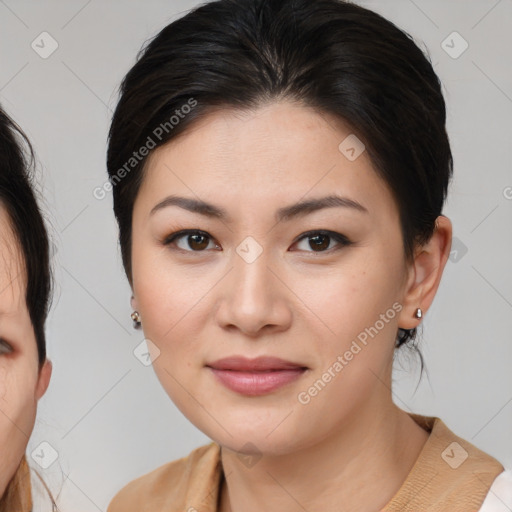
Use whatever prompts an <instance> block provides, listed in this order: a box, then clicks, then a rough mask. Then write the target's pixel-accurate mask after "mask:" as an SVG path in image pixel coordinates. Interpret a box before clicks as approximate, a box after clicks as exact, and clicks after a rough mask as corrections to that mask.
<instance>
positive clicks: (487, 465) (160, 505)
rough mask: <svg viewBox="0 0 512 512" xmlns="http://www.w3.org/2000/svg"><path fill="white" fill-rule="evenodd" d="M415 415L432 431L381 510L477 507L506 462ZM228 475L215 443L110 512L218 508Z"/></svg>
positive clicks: (135, 485)
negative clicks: (407, 471)
mask: <svg viewBox="0 0 512 512" xmlns="http://www.w3.org/2000/svg"><path fill="white" fill-rule="evenodd" d="M410 416H411V417H412V418H413V419H414V421H416V423H418V424H419V425H420V426H421V427H423V428H424V429H425V430H427V431H428V432H430V435H429V437H428V439H427V441H426V443H425V445H424V446H423V448H422V450H421V452H420V455H419V457H418V459H417V460H416V462H415V464H414V466H413V467H412V469H411V471H410V472H409V474H408V475H407V478H406V479H405V481H404V482H403V484H402V486H401V487H400V489H398V491H397V492H396V494H395V495H394V496H393V498H392V499H391V501H390V502H389V503H388V504H387V505H386V506H385V507H384V508H383V509H382V512H418V511H422V512H423V511H428V512H441V511H450V512H476V511H478V510H479V509H480V507H481V505H482V503H483V501H484V499H485V497H486V495H487V493H488V491H489V488H490V486H491V484H492V483H493V481H494V479H495V478H496V477H497V476H498V475H499V474H500V473H501V472H502V471H504V468H503V466H502V465H501V464H500V463H499V462H498V461H497V460H496V459H494V458H493V457H491V456H490V455H488V454H486V453H484V452H482V451H481V450H479V449H478V448H476V447H475V446H473V445H472V444H471V443H469V442H467V441H465V440H464V439H461V438H460V437H458V436H456V435H455V434H454V433H453V432H451V431H450V430H449V429H448V427H447V426H446V425H445V424H444V423H443V422H442V421H441V420H440V419H439V418H436V417H430V416H420V415H417V414H410ZM223 478H224V474H223V471H222V464H221V458H220V446H219V445H218V444H217V443H215V442H211V443H210V444H208V445H204V446H201V447H199V448H196V449H195V450H193V451H192V452H191V453H190V454H189V455H188V456H186V457H183V458H181V459H179V460H176V461H174V462H170V463H168V464H165V465H164V466H161V467H160V468H158V469H156V470H154V471H152V472H151V473H148V474H147V475H144V476H141V477H139V478H137V479H136V480H134V481H132V482H130V483H129V484H128V485H127V486H125V487H124V488H123V489H121V491H119V492H118V493H117V495H116V496H115V497H114V499H113V500H112V502H111V503H110V505H109V507H108V510H107V512H217V511H218V501H219V494H220V489H221V484H222V479H223Z"/></svg>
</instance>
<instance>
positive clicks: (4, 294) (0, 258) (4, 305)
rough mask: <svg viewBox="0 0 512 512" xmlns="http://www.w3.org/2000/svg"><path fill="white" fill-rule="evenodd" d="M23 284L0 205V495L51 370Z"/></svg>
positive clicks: (20, 452)
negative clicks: (40, 356) (38, 340)
mask: <svg viewBox="0 0 512 512" xmlns="http://www.w3.org/2000/svg"><path fill="white" fill-rule="evenodd" d="M25 290H26V277H25V269H24V264H23V257H22V253H21V251H20V250H19V245H18V241H17V240H16V239H15V236H14V233H13V230H12V228H11V225H10V222H9V217H8V214H7V212H6V210H5V208H4V207H2V206H0V460H1V464H0V496H2V494H3V493H4V491H5V489H6V487H7V485H8V483H9V481H10V479H11V478H12V476H13V475H14V473H15V472H16V469H17V468H18V465H19V463H20V461H21V458H22V457H23V455H24V453H25V450H26V447H27V443H28V440H29V437H30V434H31V433H32V429H33V427H34V422H35V417H36V409H37V401H38V400H39V398H40V397H41V396H42V395H43V394H44V392H45V391H46V389H47V387H48V383H49V380H50V375H51V365H50V363H49V362H48V361H47V362H45V364H44V365H43V367H42V368H41V370H40V368H39V362H38V350H37V344H36V338H35V334H34V330H33V328H32V323H31V320H30V316H29V311H28V309H27V305H26V301H25Z"/></svg>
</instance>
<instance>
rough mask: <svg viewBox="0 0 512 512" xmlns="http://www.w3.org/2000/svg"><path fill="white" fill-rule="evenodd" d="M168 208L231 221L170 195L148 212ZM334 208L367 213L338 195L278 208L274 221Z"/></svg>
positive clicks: (198, 203)
mask: <svg viewBox="0 0 512 512" xmlns="http://www.w3.org/2000/svg"><path fill="white" fill-rule="evenodd" d="M169 206H178V207H180V208H183V209H184V210H188V211H189V212H193V213H198V214H200V215H204V216H205V217H210V218H217V219H225V220H227V221H230V220H231V218H230V216H229V214H228V212H227V211H226V210H225V209H224V208H221V207H219V206H215V205H213V204H211V203H207V202H205V201H201V200H199V199H193V198H190V197H182V196H176V195H171V196H169V197H166V198H165V199H164V200H163V201H160V202H159V203H158V204H157V205H155V206H154V207H153V209H152V210H151V212H150V215H153V214H154V213H156V212H157V211H159V210H162V209H164V208H168V207H169ZM335 207H343V208H351V209H353V210H356V211H359V212H362V213H369V212H368V210H367V209H366V208H365V207H364V206H363V205H362V204H360V203H358V202H357V201H354V200H353V199H350V198H348V197H342V196H338V195H329V196H325V197H320V198H316V199H309V200H306V201H300V202H298V203H295V204H292V205H289V206H284V207H283V208H279V209H278V210H277V211H276V214H275V219H276V221H277V222H281V221H288V220H291V219H293V218H296V217H300V216H304V215H307V214H309V213H312V212H315V211H318V210H322V209H324V208H335Z"/></svg>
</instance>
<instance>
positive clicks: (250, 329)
mask: <svg viewBox="0 0 512 512" xmlns="http://www.w3.org/2000/svg"><path fill="white" fill-rule="evenodd" d="M280 274H282V271H281V272H280V271H279V268H278V266H276V265H272V263H271V262H269V260H268V258H267V256H266V252H265V251H263V252H262V254H260V256H259V257H258V258H257V259H256V260H254V261H252V262H248V261H246V260H244V258H242V257H241V256H239V254H238V253H234V254H233V268H232V270H231V271H230V272H229V274H228V275H227V276H226V278H225V279H223V280H222V281H221V283H222V287H221V288H220V293H221V297H220V304H219V306H218V309H217V313H216V314H217V322H218V324H219V325H220V326H221V327H222V328H223V329H231V330H239V331H240V332H242V333H244V334H245V335H247V336H250V337H257V336H261V335H262V334H263V333H266V334H270V333H277V332H280V331H284V330H286V329H288V328H289V327H290V324H291V321H292V308H291V306H292V302H291V300H292V296H293V293H292V292H291V291H290V289H289V288H288V287H287V283H286V279H285V278H284V275H280Z"/></svg>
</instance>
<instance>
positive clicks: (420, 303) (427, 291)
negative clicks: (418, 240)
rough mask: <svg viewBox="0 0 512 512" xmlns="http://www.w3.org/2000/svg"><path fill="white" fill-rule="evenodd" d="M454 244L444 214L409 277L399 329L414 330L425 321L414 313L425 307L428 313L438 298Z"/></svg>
mask: <svg viewBox="0 0 512 512" xmlns="http://www.w3.org/2000/svg"><path fill="white" fill-rule="evenodd" d="M451 244H452V223H451V221H450V219H448V218H447V217H445V216H444V215H440V216H439V217H437V219H436V227H435V231H434V234H433V235H432V237H431V239H430V240H429V241H428V242H427V243H426V244H425V245H422V246H421V247H420V248H419V249H417V251H416V255H415V257H414V262H413V263H412V264H411V266H410V267H409V277H408V279H407V284H406V287H405V290H404V296H403V301H402V304H403V309H402V310H401V311H400V316H399V317H398V326H399V327H400V328H402V329H413V328H414V327H417V326H418V324H419V323H420V322H421V319H420V318H416V317H415V316H414V313H415V311H416V309H417V308H421V310H422V312H423V313H425V312H426V311H427V310H428V308H429V307H430V305H431V304H432V301H433V300H434V297H435V295H436V292H437V289H438V288H439V283H440V281H441V277H442V275H443V270H444V267H445V265H446V262H447V261H448V257H449V256H450V249H451Z"/></svg>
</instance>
